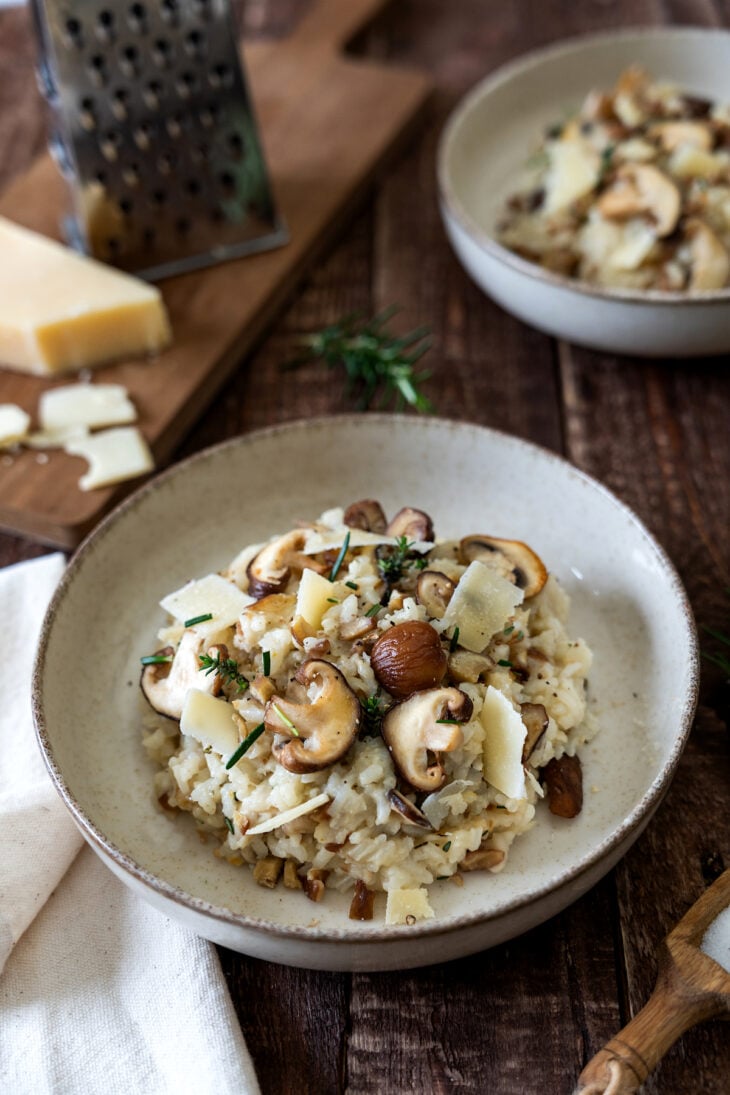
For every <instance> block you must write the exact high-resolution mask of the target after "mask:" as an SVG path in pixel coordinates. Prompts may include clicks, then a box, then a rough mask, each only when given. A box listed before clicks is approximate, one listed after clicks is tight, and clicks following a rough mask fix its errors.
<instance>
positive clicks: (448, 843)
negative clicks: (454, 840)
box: [441, 840, 451, 852]
mask: <svg viewBox="0 0 730 1095" xmlns="http://www.w3.org/2000/svg"><path fill="white" fill-rule="evenodd" d="M450 847H451V841H450V840H447V841H446V843H445V844H444V846H443V848H442V849H441V851H442V852H448V850H449V848H450Z"/></svg>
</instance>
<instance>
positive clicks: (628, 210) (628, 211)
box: [596, 163, 682, 239]
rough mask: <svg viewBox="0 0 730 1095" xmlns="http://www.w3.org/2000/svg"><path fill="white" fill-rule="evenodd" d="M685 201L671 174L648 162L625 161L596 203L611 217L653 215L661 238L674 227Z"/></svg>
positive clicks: (656, 229)
mask: <svg viewBox="0 0 730 1095" xmlns="http://www.w3.org/2000/svg"><path fill="white" fill-rule="evenodd" d="M681 205H682V199H681V197H680V193H679V190H678V189H677V187H676V186H675V185H674V183H673V182H672V180H671V179H670V178H669V176H668V175H665V174H664V172H663V171H660V170H659V168H658V167H654V166H653V165H652V164H646V163H629V164H624V165H623V167H620V168H619V170H618V171H617V172H616V176H615V180H614V182H613V183H612V185H611V186H610V187H609V188H608V189H607V190H604V192H603V194H601V196H600V198H599V199H598V201H597V202H596V207H597V209H598V211H599V212H600V213H601V215H602V216H603V217H606V218H607V219H608V220H626V219H628V218H629V217H635V216H644V215H646V216H649V217H651V219H652V221H653V223H654V231H655V232H656V234H657V236H658V237H659V238H660V239H661V238H662V237H664V236H669V235H671V233H672V232H673V231H674V229H675V227H676V225H677V221H678V220H679V213H680V209H681Z"/></svg>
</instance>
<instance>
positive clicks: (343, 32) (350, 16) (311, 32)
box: [290, 0, 390, 52]
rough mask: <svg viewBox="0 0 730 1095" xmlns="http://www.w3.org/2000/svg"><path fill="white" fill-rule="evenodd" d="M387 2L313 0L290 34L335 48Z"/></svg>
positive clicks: (324, 47)
mask: <svg viewBox="0 0 730 1095" xmlns="http://www.w3.org/2000/svg"><path fill="white" fill-rule="evenodd" d="M389 3H390V0H314V3H313V4H312V7H311V8H310V10H309V11H308V12H307V14H306V15H305V17H304V18H303V19H302V21H301V23H300V24H299V26H298V27H297V28H296V30H295V31H294V33H293V34H292V36H291V39H290V41H296V43H297V45H298V46H299V47H300V48H301V47H302V46H305V45H308V44H310V43H311V46H312V47H313V48H316V49H317V50H325V51H326V52H337V51H338V50H340V49H341V48H342V46H345V45H346V44H347V43H348V42H349V41H350V40H351V39H352V38H354V37H355V35H356V34H357V32H358V31H359V30H361V29H362V28H363V27H365V26H367V24H368V23H370V22H372V20H373V19H374V18H375V16H376V15H377V14H378V13H379V12H380V11H382V9H383V8H385V7H386V6H387V5H388V4H389Z"/></svg>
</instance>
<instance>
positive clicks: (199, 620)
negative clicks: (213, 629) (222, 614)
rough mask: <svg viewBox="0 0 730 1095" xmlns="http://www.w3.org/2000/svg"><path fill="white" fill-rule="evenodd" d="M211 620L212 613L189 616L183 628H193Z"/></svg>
mask: <svg viewBox="0 0 730 1095" xmlns="http://www.w3.org/2000/svg"><path fill="white" fill-rule="evenodd" d="M212 619H213V613H212V612H204V613H203V615H202V616H191V617H190V619H189V620H186V621H185V623H184V625H183V626H184V627H193V626H194V625H195V624H205V623H207V622H208V620H212Z"/></svg>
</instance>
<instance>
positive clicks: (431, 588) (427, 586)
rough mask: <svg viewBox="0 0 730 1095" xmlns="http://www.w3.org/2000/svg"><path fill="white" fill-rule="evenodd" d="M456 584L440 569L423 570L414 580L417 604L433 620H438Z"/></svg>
mask: <svg viewBox="0 0 730 1095" xmlns="http://www.w3.org/2000/svg"><path fill="white" fill-rule="evenodd" d="M455 589H456V586H455V585H454V583H453V582H452V581H451V578H448V577H447V576H446V575H445V574H444V573H442V571H440V570H423V571H421V573H420V574H419V576H418V581H417V582H416V597H417V599H418V602H419V604H422V605H423V607H424V608H425V609H426V612H428V614H429V616H430V617H431V618H432V619H433V620H440V619H441V617H442V616H443V614H444V612H445V611H446V608H447V605H448V603H449V601H450V600H451V596H452V594H453V592H454V590H455Z"/></svg>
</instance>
